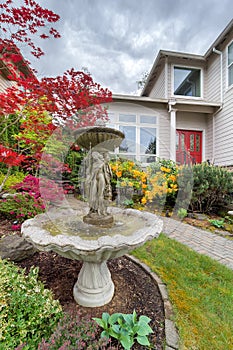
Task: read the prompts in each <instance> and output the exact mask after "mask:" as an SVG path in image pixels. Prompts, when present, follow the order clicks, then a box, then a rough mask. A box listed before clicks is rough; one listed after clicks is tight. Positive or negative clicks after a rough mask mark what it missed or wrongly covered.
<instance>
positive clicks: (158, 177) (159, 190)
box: [143, 158, 178, 209]
mask: <svg viewBox="0 0 233 350" xmlns="http://www.w3.org/2000/svg"><path fill="white" fill-rule="evenodd" d="M177 174H178V167H177V165H176V163H175V162H173V161H172V160H166V159H159V158H158V160H157V161H156V162H154V163H151V164H150V166H149V167H148V168H147V178H148V189H147V191H146V192H145V197H144V198H143V199H144V201H145V202H148V204H149V203H151V204H149V205H153V206H154V207H156V209H164V208H165V207H166V208H172V207H173V206H174V204H175V200H176V196H177V191H178V184H177Z"/></svg>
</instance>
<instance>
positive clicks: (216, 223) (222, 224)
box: [208, 219, 225, 228]
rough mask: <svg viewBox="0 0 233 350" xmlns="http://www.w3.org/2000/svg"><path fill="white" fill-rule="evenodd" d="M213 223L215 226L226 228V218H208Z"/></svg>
mask: <svg viewBox="0 0 233 350" xmlns="http://www.w3.org/2000/svg"><path fill="white" fill-rule="evenodd" d="M208 221H209V222H210V223H211V225H213V226H214V227H217V228H224V221H225V220H224V219H221V220H217V219H209V220H208Z"/></svg>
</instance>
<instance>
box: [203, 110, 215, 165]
mask: <svg viewBox="0 0 233 350" xmlns="http://www.w3.org/2000/svg"><path fill="white" fill-rule="evenodd" d="M213 121H214V116H212V115H207V116H206V149H205V154H206V159H209V161H210V162H211V163H213V161H214V159H213Z"/></svg>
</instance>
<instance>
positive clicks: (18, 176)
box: [0, 171, 26, 192]
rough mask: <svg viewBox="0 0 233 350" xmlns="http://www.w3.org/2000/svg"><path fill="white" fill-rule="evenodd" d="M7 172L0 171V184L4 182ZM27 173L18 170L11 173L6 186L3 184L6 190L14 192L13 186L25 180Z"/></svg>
mask: <svg viewBox="0 0 233 350" xmlns="http://www.w3.org/2000/svg"><path fill="white" fill-rule="evenodd" d="M5 176H6V175H5V174H3V173H2V172H0V184H1V183H2V182H3V180H4V179H5ZM25 176H26V175H25V174H24V173H22V172H20V171H17V172H15V173H14V174H12V175H10V176H9V177H8V179H7V180H6V182H5V184H4V186H3V190H4V191H9V190H10V191H11V192H12V186H15V185H16V184H18V183H20V182H21V181H23V179H24V178H25Z"/></svg>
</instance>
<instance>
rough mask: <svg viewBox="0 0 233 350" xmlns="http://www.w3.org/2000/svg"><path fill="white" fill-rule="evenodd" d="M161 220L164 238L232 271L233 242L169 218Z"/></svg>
mask: <svg viewBox="0 0 233 350" xmlns="http://www.w3.org/2000/svg"><path fill="white" fill-rule="evenodd" d="M162 219H163V222H164V227H163V233H164V234H165V235H166V236H168V237H170V238H173V239H175V240H176V241H178V242H180V243H183V244H185V245H187V246H188V247H190V248H192V249H193V250H195V251H196V252H198V253H200V254H205V255H207V256H209V257H211V258H212V259H215V260H218V261H219V262H220V263H222V264H224V265H226V266H227V267H229V268H230V269H232V270H233V240H230V239H227V238H224V237H221V236H218V235H216V234H213V233H211V232H208V231H205V230H202V229H199V228H196V227H194V226H191V225H188V224H184V223H182V222H180V221H177V220H174V219H171V218H164V217H163V218H162Z"/></svg>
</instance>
